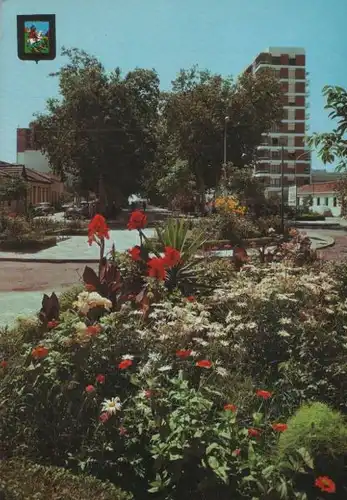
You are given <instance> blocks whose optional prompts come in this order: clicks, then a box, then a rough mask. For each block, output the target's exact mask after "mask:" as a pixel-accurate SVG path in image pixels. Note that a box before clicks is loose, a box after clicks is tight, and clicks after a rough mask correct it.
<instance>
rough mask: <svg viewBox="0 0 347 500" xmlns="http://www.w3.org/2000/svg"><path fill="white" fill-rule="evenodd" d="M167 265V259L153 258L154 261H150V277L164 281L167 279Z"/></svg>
mask: <svg viewBox="0 0 347 500" xmlns="http://www.w3.org/2000/svg"><path fill="white" fill-rule="evenodd" d="M165 265H166V262H165V259H162V258H161V257H153V259H150V260H149V261H148V266H149V271H148V276H151V277H152V278H157V279H160V280H163V281H164V280H165V278H166V270H165Z"/></svg>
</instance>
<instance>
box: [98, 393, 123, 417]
mask: <svg viewBox="0 0 347 500" xmlns="http://www.w3.org/2000/svg"><path fill="white" fill-rule="evenodd" d="M121 409H122V404H121V402H120V399H119V398H118V397H115V398H111V399H105V400H104V401H103V403H102V405H101V411H102V412H106V413H109V414H110V415H112V414H115V413H116V412H117V411H120V410H121Z"/></svg>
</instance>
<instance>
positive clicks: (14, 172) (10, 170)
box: [0, 161, 53, 184]
mask: <svg viewBox="0 0 347 500" xmlns="http://www.w3.org/2000/svg"><path fill="white" fill-rule="evenodd" d="M0 172H1V173H2V174H5V175H9V176H15V177H18V176H23V175H24V176H25V177H26V178H27V180H28V182H38V183H40V184H52V183H53V180H52V178H50V176H49V175H45V174H41V173H40V172H37V171H36V170H33V169H31V168H25V167H24V165H17V164H13V163H7V162H5V161H0Z"/></svg>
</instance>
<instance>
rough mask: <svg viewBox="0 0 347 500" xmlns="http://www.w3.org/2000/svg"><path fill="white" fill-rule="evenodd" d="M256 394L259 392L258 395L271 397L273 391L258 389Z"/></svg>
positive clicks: (265, 397)
mask: <svg viewBox="0 0 347 500" xmlns="http://www.w3.org/2000/svg"><path fill="white" fill-rule="evenodd" d="M256 394H257V396H259V397H260V398H263V399H269V398H271V396H272V392H269V391H262V390H258V391H257V392H256Z"/></svg>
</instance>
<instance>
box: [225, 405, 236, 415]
mask: <svg viewBox="0 0 347 500" xmlns="http://www.w3.org/2000/svg"><path fill="white" fill-rule="evenodd" d="M224 410H225V411H232V412H233V413H235V411H236V410H237V406H235V405H233V404H230V403H228V404H226V405H224Z"/></svg>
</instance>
